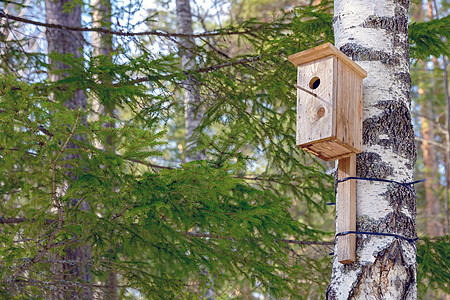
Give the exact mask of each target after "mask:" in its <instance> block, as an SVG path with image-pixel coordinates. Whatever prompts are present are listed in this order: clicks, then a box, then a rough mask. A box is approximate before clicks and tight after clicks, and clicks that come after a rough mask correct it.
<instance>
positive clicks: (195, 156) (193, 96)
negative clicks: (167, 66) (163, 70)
mask: <svg viewBox="0 0 450 300" xmlns="http://www.w3.org/2000/svg"><path fill="white" fill-rule="evenodd" d="M176 7H177V32H178V33H182V34H188V35H189V34H192V33H193V27H192V13H191V6H190V3H189V0H176ZM179 45H180V48H179V52H180V53H179V55H180V57H181V68H182V69H183V70H191V69H192V68H193V66H194V52H193V49H194V46H195V42H194V39H193V38H181V39H180V40H179ZM182 84H183V88H184V118H185V121H184V122H185V127H186V142H187V143H188V145H187V147H186V159H187V161H193V160H201V159H205V155H204V154H203V153H201V152H200V153H198V152H197V153H195V152H192V149H193V148H195V147H196V146H197V142H196V140H195V137H194V136H193V135H194V131H195V129H196V128H197V127H198V125H199V124H200V121H201V118H202V114H201V108H200V95H199V93H198V90H197V84H196V82H195V78H194V77H193V76H192V75H189V77H188V78H187V79H186V80H183V83H182Z"/></svg>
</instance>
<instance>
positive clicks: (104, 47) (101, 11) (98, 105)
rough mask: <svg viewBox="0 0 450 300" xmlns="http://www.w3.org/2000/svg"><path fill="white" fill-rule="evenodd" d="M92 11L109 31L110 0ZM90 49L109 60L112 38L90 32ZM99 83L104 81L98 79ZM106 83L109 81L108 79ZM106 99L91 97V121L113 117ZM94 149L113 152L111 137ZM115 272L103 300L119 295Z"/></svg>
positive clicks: (94, 3) (95, 0)
mask: <svg viewBox="0 0 450 300" xmlns="http://www.w3.org/2000/svg"><path fill="white" fill-rule="evenodd" d="M90 4H91V9H92V25H93V26H94V27H96V28H104V29H108V30H111V24H112V23H111V1H110V0H91V1H90ZM92 49H93V53H94V56H99V55H104V56H105V57H104V58H105V59H108V60H111V53H112V36H111V35H110V34H106V33H100V32H95V31H94V32H92ZM98 80H99V81H101V83H104V81H105V80H103V79H98ZM106 81H110V79H109V78H107V79H106ZM105 100H107V99H100V98H97V97H93V99H92V110H93V113H94V115H93V118H92V119H93V121H97V120H99V118H100V116H102V115H105V114H110V115H111V116H112V115H113V114H112V112H113V110H114V104H113V103H110V105H109V107H105V105H104V104H103V103H102V102H105ZM103 126H104V127H113V124H110V123H107V124H103ZM95 147H97V148H99V149H106V148H107V147H108V148H109V149H110V151H115V150H114V149H113V145H112V137H109V138H108V139H107V145H103V144H102V143H101V142H100V141H99V140H95ZM117 292H118V291H117V272H116V271H115V270H114V269H113V268H111V269H110V270H109V271H108V279H107V282H106V288H104V297H103V299H104V300H117V299H118V298H119V295H118V293H117Z"/></svg>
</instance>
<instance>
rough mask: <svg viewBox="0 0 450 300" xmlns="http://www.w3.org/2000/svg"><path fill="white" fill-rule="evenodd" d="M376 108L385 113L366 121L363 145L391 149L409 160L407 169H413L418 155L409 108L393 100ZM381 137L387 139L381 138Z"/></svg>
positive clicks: (384, 101) (382, 102)
mask: <svg viewBox="0 0 450 300" xmlns="http://www.w3.org/2000/svg"><path fill="white" fill-rule="evenodd" d="M375 107H377V108H379V109H382V110H384V111H383V112H382V113H381V114H380V115H378V116H374V117H372V118H367V119H366V120H364V122H363V143H364V144H365V145H380V146H383V147H385V148H389V149H391V150H392V151H393V152H394V153H396V154H398V155H400V156H402V157H403V158H405V159H407V160H409V162H408V165H407V167H408V168H409V169H411V168H413V166H414V162H415V160H416V155H417V153H416V147H415V144H414V131H413V127H412V123H411V114H410V112H409V108H408V107H406V105H405V104H404V103H403V102H400V101H393V100H383V101H380V102H378V104H377V105H375ZM381 135H386V136H387V138H380V136H381Z"/></svg>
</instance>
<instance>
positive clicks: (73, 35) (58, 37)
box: [45, 0, 93, 299]
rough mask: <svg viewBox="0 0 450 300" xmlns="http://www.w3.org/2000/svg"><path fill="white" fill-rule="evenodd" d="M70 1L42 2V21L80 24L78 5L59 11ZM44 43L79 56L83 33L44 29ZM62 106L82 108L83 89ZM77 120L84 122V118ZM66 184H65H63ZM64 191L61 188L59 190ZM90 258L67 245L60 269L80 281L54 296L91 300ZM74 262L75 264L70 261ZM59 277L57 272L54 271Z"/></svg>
mask: <svg viewBox="0 0 450 300" xmlns="http://www.w3.org/2000/svg"><path fill="white" fill-rule="evenodd" d="M70 2H72V1H70V0H58V1H46V3H45V9H46V22H47V23H53V24H61V25H66V26H73V27H80V26H81V7H80V6H75V7H74V8H73V9H72V10H71V11H70V12H63V6H64V4H66V3H70ZM46 36H47V42H48V53H52V52H57V53H60V54H66V53H71V54H73V56H74V57H75V58H80V57H82V53H81V52H80V48H82V47H83V36H82V35H81V34H80V33H79V32H74V31H67V30H61V29H55V28H47V31H46ZM49 62H50V64H55V63H56V67H57V68H58V69H67V68H68V66H66V65H64V64H63V63H61V62H54V61H52V60H51V59H50V61H49ZM62 78H63V76H62V75H55V74H52V73H50V74H49V80H50V81H57V80H60V79H62ZM64 105H65V106H66V107H67V108H69V109H72V110H78V109H86V106H87V101H86V97H85V95H84V93H83V91H81V90H78V91H76V92H75V93H74V95H73V97H72V98H71V99H68V100H67V101H66V102H65V103H64ZM80 122H86V119H83V120H81V121H80ZM72 138H74V139H78V140H83V137H82V136H79V135H74V136H73V137H72ZM67 148H69V149H76V148H77V146H76V145H75V144H74V143H71V142H69V143H68V145H67ZM76 158H79V155H77V154H67V155H66V156H65V158H64V159H76ZM67 175H68V176H69V177H70V178H71V179H72V180H73V181H75V180H77V175H76V174H75V173H74V172H73V171H71V167H70V166H67ZM63 185H67V183H65V184H63ZM61 193H64V190H62V191H61ZM79 201H80V200H79V199H72V203H71V205H72V206H75V205H78V204H79V203H78V202H79ZM79 207H80V209H83V210H88V209H89V206H88V204H87V203H85V202H83V203H81V204H80V205H79ZM90 257H91V254H90V250H89V247H88V246H80V247H77V248H68V249H67V250H66V254H65V257H64V260H66V261H70V262H68V263H63V265H62V268H61V269H60V271H62V272H63V274H64V275H63V276H64V280H66V281H70V282H74V283H76V282H80V283H81V284H80V285H78V287H77V285H76V284H75V285H68V286H66V288H69V289H70V290H68V291H67V292H66V293H61V292H57V293H55V294H54V295H53V298H56V299H92V297H93V295H92V290H91V289H90V288H89V287H87V285H83V283H90V281H91V279H92V274H91V273H90V271H89V268H88V264H87V261H89V259H90ZM74 262H75V263H74ZM56 276H58V277H59V276H61V274H56Z"/></svg>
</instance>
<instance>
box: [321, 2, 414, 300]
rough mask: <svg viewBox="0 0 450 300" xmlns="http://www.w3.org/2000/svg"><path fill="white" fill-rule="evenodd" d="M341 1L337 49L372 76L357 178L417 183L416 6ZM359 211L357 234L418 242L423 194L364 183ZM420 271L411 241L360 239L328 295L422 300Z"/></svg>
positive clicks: (366, 82)
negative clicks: (412, 12)
mask: <svg viewBox="0 0 450 300" xmlns="http://www.w3.org/2000/svg"><path fill="white" fill-rule="evenodd" d="M334 3H335V5H334V9H335V12H334V19H333V26H334V32H335V40H336V46H337V47H338V48H339V49H340V50H341V51H343V52H344V53H345V54H346V55H348V56H349V57H350V58H352V59H353V60H354V61H356V62H357V63H358V64H359V65H361V66H362V67H363V68H364V69H365V70H366V71H367V78H366V79H364V88H363V93H364V94H363V152H362V153H360V154H358V155H357V176H359V177H365V178H377V179H387V180H395V181H399V182H411V181H413V176H414V164H415V159H416V151H415V144H414V131H413V127H412V124H411V115H410V105H411V103H410V88H411V79H410V75H409V41H408V8H409V1H407V0H401V1H393V0H378V1H373V0H335V1H334ZM338 188H339V187H338ZM337 201H339V199H337ZM356 206H357V231H366V232H376V233H378V232H380V233H394V234H398V235H402V236H405V237H407V238H415V237H416V228H415V216H416V203H415V195H414V193H413V192H412V191H410V190H409V189H408V188H406V187H404V186H401V185H397V184H394V183H383V182H372V181H362V180H358V181H357V204H356ZM337 213H339V211H338V212H337ZM335 253H337V251H336V250H335ZM416 270H417V264H416V248H415V246H414V245H413V244H411V243H410V242H408V241H405V240H402V239H399V238H395V237H389V236H375V235H363V234H359V235H357V250H356V261H355V262H354V263H352V264H350V265H343V264H341V263H339V262H338V260H337V258H336V257H335V258H334V261H333V273H332V279H331V283H330V285H329V286H328V289H327V292H326V298H327V299H416V298H417V286H416Z"/></svg>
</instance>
